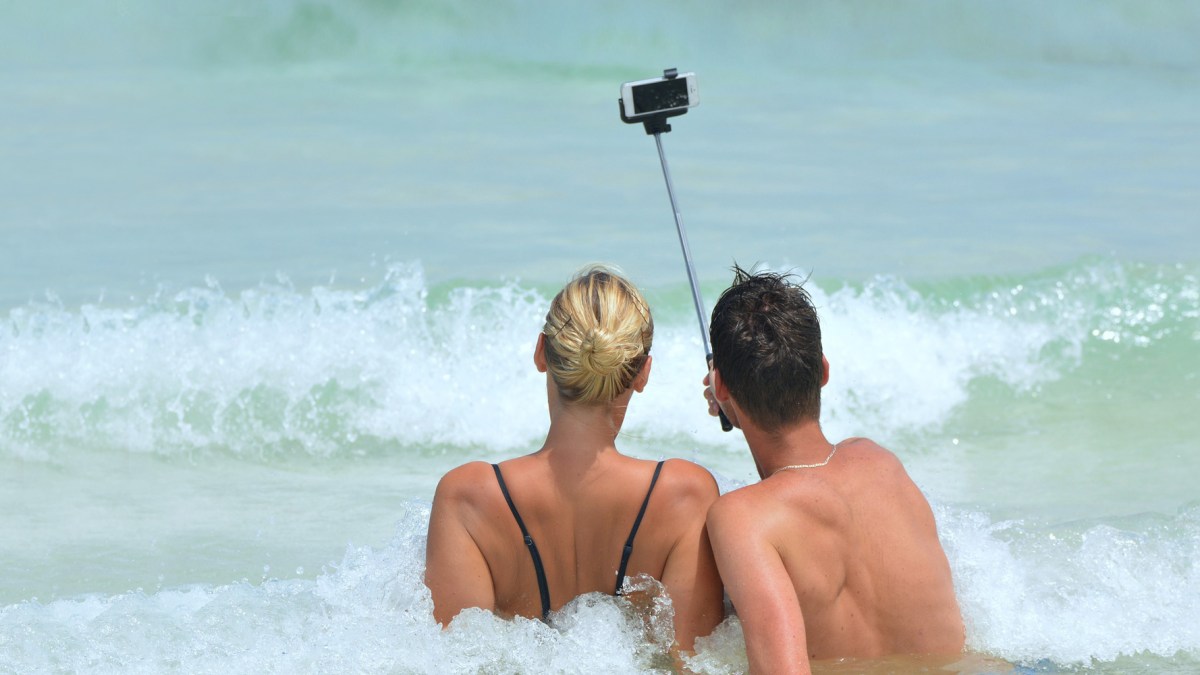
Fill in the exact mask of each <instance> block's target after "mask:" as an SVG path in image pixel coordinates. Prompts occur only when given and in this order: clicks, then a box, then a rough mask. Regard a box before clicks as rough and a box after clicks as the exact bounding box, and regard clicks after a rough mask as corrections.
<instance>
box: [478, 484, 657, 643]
mask: <svg viewBox="0 0 1200 675" xmlns="http://www.w3.org/2000/svg"><path fill="white" fill-rule="evenodd" d="M492 468H493V469H495V470H496V482H497V483H499V484H500V492H501V493H503V494H504V501H506V502H508V510H510V511H512V514H513V518H516V520H517V527H519V528H521V536H523V537H524V538H525V547H526V548H528V549H529V557H531V558H533V571H534V572H535V573H537V582H538V593H539V594H540V595H541V596H542V621H545V620H546V618H547V617H549V616H550V587H549V585H548V584H547V583H546V568H545V567H543V566H542V556H541V554H539V553H538V549H537V544H535V543H533V537H531V536H529V530H527V529H525V521H524V520H521V514H520V513H517V506H516V504H513V500H512V497H510V496H509V494H508V486H507V485H505V484H504V476H503V474H501V473H500V465H499V464H493V465H492ZM644 508H645V507H643V509H644ZM638 519H639V520H640V519H641V517H640V516H639V518H638ZM630 541H632V539H630Z"/></svg>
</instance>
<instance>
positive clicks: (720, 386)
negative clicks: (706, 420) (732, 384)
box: [709, 367, 730, 403]
mask: <svg viewBox="0 0 1200 675" xmlns="http://www.w3.org/2000/svg"><path fill="white" fill-rule="evenodd" d="M709 384H710V385H712V390H713V396H715V397H716V398H717V402H718V403H725V402H727V401H729V398H730V396H729V387H727V386H725V380H724V378H722V377H721V371H719V370H717V369H716V367H714V368H713V369H712V379H711V380H709Z"/></svg>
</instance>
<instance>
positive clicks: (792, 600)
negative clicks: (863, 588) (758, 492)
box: [708, 493, 811, 675]
mask: <svg viewBox="0 0 1200 675" xmlns="http://www.w3.org/2000/svg"><path fill="white" fill-rule="evenodd" d="M742 497H743V496H742V495H738V494H736V493H731V494H729V495H726V496H724V497H722V498H721V499H719V500H717V502H716V503H715V504H714V505H713V506H712V508H711V509H710V510H709V512H708V534H709V537H710V538H711V539H712V546H713V552H714V553H715V554H716V560H717V568H718V569H719V570H720V572H721V580H722V581H723V582H724V583H725V591H726V592H727V593H728V594H729V599H730V600H731V601H732V602H733V607H734V609H735V610H737V615H738V618H739V619H740V620H741V622H742V632H743V634H744V635H745V638H746V656H747V657H748V658H749V661H750V672H751V673H772V674H774V673H802V674H805V675H807V674H808V673H810V672H811V670H810V669H809V664H808V645H807V639H806V636H805V632H804V615H803V614H801V612H800V605H799V603H798V602H797V600H796V590H795V588H794V587H793V585H792V579H791V577H790V576H788V573H787V569H786V568H785V567H784V565H783V558H781V557H780V555H779V551H778V550H777V549H776V548H775V546H774V545H773V544H772V543H771V542H770V540H769V539H768V538H767V536H766V533H765V532H764V528H763V525H762V517H761V514H758V513H756V512H755V511H754V509H751V508H748V507H749V506H750V505H748V504H746V503H745V502H746V500H745V499H744V498H742Z"/></svg>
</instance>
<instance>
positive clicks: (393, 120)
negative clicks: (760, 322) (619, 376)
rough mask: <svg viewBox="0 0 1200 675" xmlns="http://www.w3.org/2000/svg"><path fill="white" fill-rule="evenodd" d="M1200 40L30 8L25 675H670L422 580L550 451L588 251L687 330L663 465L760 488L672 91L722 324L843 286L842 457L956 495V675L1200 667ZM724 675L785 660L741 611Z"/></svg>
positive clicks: (712, 659) (20, 144)
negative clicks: (639, 102)
mask: <svg viewBox="0 0 1200 675" xmlns="http://www.w3.org/2000/svg"><path fill="white" fill-rule="evenodd" d="M1197 34H1200V6H1198V5H1195V4H1192V3H1182V2H1165V1H1146V2H1142V1H1134V0H1129V1H1120V0H1096V1H1094V2H1081V1H1080V2H1076V1H1063V2H1055V3H1044V2H1038V1H1035V0H1010V1H1007V2H998V1H986V0H982V1H979V2H970V3H967V2H950V1H936V0H927V1H917V0H901V1H899V2H889V3H884V2H868V1H866V0H851V1H848V2H833V1H831V0H830V1H813V0H809V1H805V2H797V3H790V4H788V5H786V6H785V5H783V4H782V3H781V4H776V3H766V2H744V1H743V2H732V1H719V0H702V1H700V2H682V1H681V0H668V1H666V2H659V3H653V4H646V3H638V2H626V1H616V0H609V1H605V2H597V3H590V4H586V5H585V4H583V3H578V4H577V3H559V2H550V1H549V0H496V1H495V2H489V3H474V2H466V1H461V2H457V1H453V0H427V1H422V2H391V1H386V0H343V1H342V2H322V1H319V0H238V1H236V2H235V1H233V0H213V1H211V2H194V1H191V0H187V1H183V2H178V3H159V2H151V1H150V0H122V1H120V2H115V3H114V2H99V1H98V0H81V1H80V2H76V3H72V6H71V7H70V8H67V7H66V6H60V5H57V4H54V3H40V2H33V1H31V0H13V1H11V2H6V3H3V4H0V91H2V92H3V94H2V95H0V565H2V568H3V574H0V673H22V674H24V673H60V672H84V673H161V672H187V673H230V672H238V673H240V672H246V673H263V672H278V673H297V672H312V673H329V672H361V673H434V672H496V673H499V672H504V673H509V672H528V673H540V672H614V673H616V672H631V671H633V672H662V671H663V669H664V668H667V667H668V666H669V663H668V662H667V661H664V653H665V645H667V644H668V643H669V640H670V635H669V621H668V620H667V619H666V618H664V617H665V615H664V616H659V617H658V618H657V619H656V620H655V621H652V622H651V629H650V630H648V631H647V630H646V629H645V628H644V627H643V624H642V623H641V620H640V619H638V618H637V617H635V616H634V615H633V614H632V612H631V610H630V608H629V607H627V606H625V605H624V604H623V603H624V602H625V601H623V600H620V599H614V598H609V597H605V596H585V597H583V598H581V599H579V600H578V601H576V602H574V603H572V604H571V605H569V606H568V607H567V608H565V609H564V610H563V611H562V612H561V613H560V614H559V615H557V616H556V617H555V619H554V621H553V622H552V624H551V625H544V624H542V623H540V622H535V621H527V620H523V619H517V620H513V621H504V620H500V619H497V618H495V617H494V616H492V615H490V614H488V613H486V612H483V611H469V612H466V613H464V614H463V615H462V616H461V617H460V618H459V619H458V620H457V621H455V622H454V624H453V625H452V626H451V627H450V628H449V629H448V630H446V631H442V630H440V629H439V627H438V626H437V625H436V624H435V623H434V621H433V619H432V615H431V604H430V600H429V594H428V591H427V590H426V589H425V588H424V586H423V584H422V581H421V579H422V574H423V567H424V537H425V529H426V526H427V523H428V517H429V505H430V499H431V497H432V494H433V490H434V487H435V486H436V483H437V480H438V478H439V477H440V476H441V475H442V474H443V473H445V472H446V471H447V470H449V469H450V468H452V467H454V466H456V465H458V464H460V463H463V462H466V461H470V460H476V459H483V460H491V461H496V460H499V459H503V458H507V457H512V456H516V455H520V454H523V453H527V452H531V451H533V450H535V449H536V448H537V447H539V445H540V443H541V441H542V438H543V434H544V433H545V430H546V426H547V423H548V416H547V413H546V404H545V389H544V384H543V383H542V381H541V379H540V376H539V374H538V373H537V372H536V370H535V369H534V368H533V365H532V351H533V345H534V342H535V338H536V335H537V331H538V330H539V328H540V325H541V320H542V317H543V316H544V313H545V311H546V308H547V305H548V302H549V299H550V298H551V297H553V294H554V293H555V292H556V291H557V289H558V288H559V287H560V286H561V285H562V284H563V283H564V282H565V281H566V280H568V279H569V278H570V276H571V275H572V274H573V273H574V272H575V271H576V270H577V269H579V268H580V267H581V266H583V265H584V264H586V263H589V262H594V261H605V262H610V263H614V264H616V265H618V266H619V267H620V268H621V269H623V270H624V271H625V272H626V273H627V274H628V275H629V276H630V277H631V278H632V279H633V280H634V281H635V282H636V283H638V284H639V285H640V286H641V287H642V288H644V290H645V292H646V295H647V297H648V299H649V301H650V303H651V306H652V309H653V311H654V313H655V318H656V325H657V334H656V338H655V345H654V350H653V354H654V357H655V362H654V372H653V376H652V378H651V381H650V384H649V386H648V387H647V389H646V391H645V392H644V393H643V394H641V395H639V396H637V397H635V399H634V401H633V403H632V405H631V410H630V415H629V418H628V421H627V424H626V427H625V429H624V431H623V432H622V435H621V437H620V439H619V441H618V445H619V447H620V448H621V449H622V450H623V451H625V452H627V453H630V454H633V455H635V456H639V457H646V458H659V457H676V456H677V457H685V458H688V459H691V460H694V461H697V462H699V463H701V464H703V465H704V466H706V467H708V468H709V469H710V470H711V471H712V472H713V474H714V475H715V476H716V477H717V479H718V483H719V484H720V486H721V488H722V490H729V489H733V488H736V487H738V486H740V485H744V484H746V483H748V482H750V481H752V480H755V475H754V468H753V464H752V462H751V460H750V458H749V455H748V453H747V451H746V449H745V446H744V441H743V439H742V438H741V437H740V436H739V435H738V434H737V433H736V432H734V433H731V434H723V433H722V432H721V431H720V430H719V428H718V427H717V425H716V423H715V422H714V421H713V420H712V419H711V418H709V417H708V416H707V414H706V408H705V405H704V402H703V398H702V396H701V391H700V385H699V380H700V378H701V377H702V376H703V374H704V365H703V363H704V362H703V356H704V355H703V351H702V347H701V343H700V334H699V329H698V326H697V324H696V321H695V314H694V311H693V308H692V300H691V296H690V293H689V289H688V284H687V279H686V276H685V272H684V265H683V261H682V256H681V255H680V247H679V243H678V240H677V238H676V234H675V227H674V221H673V218H672V214H671V209H670V203H669V201H668V198H667V194H666V190H665V189H664V183H663V176H662V170H661V167H660V165H659V161H658V156H657V152H656V150H655V144H654V141H653V139H652V138H650V137H647V136H646V135H645V133H644V132H643V130H642V129H641V128H640V127H638V126H628V125H625V124H622V123H621V121H620V120H619V118H618V110H617V97H618V95H619V88H620V84H621V83H622V82H624V81H627V80H635V79H643V78H646V77H652V76H655V75H657V74H658V73H659V72H660V71H661V70H662V69H663V68H668V67H677V68H679V69H680V70H681V71H694V72H695V73H696V74H697V78H698V83H699V88H700V100H701V103H700V105H699V106H698V107H697V108H695V109H694V110H692V111H691V112H690V113H689V114H688V115H686V116H683V117H680V118H677V119H676V120H674V122H673V126H674V131H672V132H671V133H669V134H667V135H665V136H664V137H663V144H664V149H665V153H666V156H667V158H668V160H669V161H670V169H671V173H672V177H673V179H674V183H675V187H676V190H677V197H678V200H679V206H680V210H681V213H682V216H683V220H684V222H685V224H686V227H687V231H688V233H689V235H690V244H691V250H692V252H693V254H694V256H695V262H696V269H697V273H698V276H699V280H700V286H701V288H702V291H703V295H704V300H705V304H706V305H707V306H708V307H709V308H711V305H712V303H713V302H714V301H715V299H716V297H717V296H718V295H719V293H720V291H721V290H722V289H723V288H724V286H725V285H726V284H727V283H728V280H729V278H730V277H731V274H730V272H729V268H730V267H731V265H733V264H734V263H735V262H737V263H739V264H742V265H744V266H752V265H758V266H761V267H766V268H770V269H775V270H792V271H795V272H796V273H797V274H798V275H799V276H801V277H807V279H808V281H807V287H808V288H809V289H810V290H811V292H812V293H813V295H814V298H815V300H816V303H817V306H818V309H819V311H820V313H821V318H822V322H823V327H824V330H825V348H826V352H827V356H828V358H829V360H830V362H831V374H832V377H831V381H830V384H829V386H828V387H827V388H826V390H825V393H824V400H825V405H824V413H823V419H822V424H823V426H824V428H825V430H826V433H827V434H829V435H830V436H831V437H833V438H841V437H845V436H851V435H867V436H871V437H872V438H874V439H875V440H877V441H879V442H880V443H882V444H884V445H886V446H888V447H889V448H891V449H892V450H893V451H894V452H896V454H897V455H898V456H899V457H900V458H901V459H902V460H903V461H904V463H905V465H906V466H907V468H908V470H909V472H910V474H911V475H912V476H913V477H914V479H915V480H916V482H917V483H918V485H919V486H920V487H921V488H922V490H923V491H924V492H925V494H926V495H927V496H928V498H929V500H930V502H931V503H932V505H933V507H934V511H935V513H936V516H937V519H938V525H939V532H940V535H941V539H942V543H943V545H944V546H945V549H946V551H947V554H948V556H949V559H950V563H951V567H952V569H953V572H954V578H955V584H956V588H957V590H958V593H959V598H960V602H961V605H962V609H963V613H964V617H965V620H966V625H967V646H968V650H969V653H968V654H967V655H964V659H963V660H962V661H961V662H959V663H957V664H954V665H952V666H951V670H952V671H954V670H957V671H959V672H971V673H978V672H1006V671H1007V670H1008V669H1010V665H1009V664H1011V665H1012V666H1016V667H1019V668H1021V669H1023V670H1021V672H1036V673H1077V672H1097V673H1194V672H1200V562H1198V561H1200V488H1197V485H1198V484H1200V415H1198V414H1197V410H1200V115H1197V114H1196V111H1197V110H1198V109H1200V41H1197V40H1196V39H1195V36H1196V35H1197ZM647 517H653V514H652V513H651V514H648V516H647ZM660 609H663V608H660ZM668 609H669V608H667V609H663V611H668ZM690 665H691V667H692V668H693V669H694V670H696V671H698V672H706V673H734V672H740V671H741V670H744V669H745V652H744V641H743V640H742V637H741V629H740V625H739V624H738V622H737V620H736V618H733V619H730V620H728V621H727V622H726V623H725V624H723V625H722V626H721V627H720V628H719V629H718V631H717V632H716V633H715V634H714V635H713V636H712V637H711V638H710V639H708V640H706V641H704V642H702V644H701V647H700V651H699V654H698V655H697V657H696V659H695V660H694V661H692V662H691V664H690ZM819 666H820V668H822V669H824V670H825V671H826V672H839V673H840V672H943V671H941V670H939V669H938V668H940V666H937V667H935V666H931V665H927V664H926V665H922V664H921V663H920V662H913V661H908V660H903V659H900V660H884V661H880V662H875V663H870V662H868V663H862V662H843V663H829V664H819Z"/></svg>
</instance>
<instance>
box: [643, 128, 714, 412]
mask: <svg viewBox="0 0 1200 675" xmlns="http://www.w3.org/2000/svg"><path fill="white" fill-rule="evenodd" d="M670 129H671V127H670V126H668V127H667V129H666V130H667V131H670ZM647 131H649V127H647ZM654 143H655V144H656V145H657V146H658V160H659V161H660V162H661V163H662V170H663V179H664V180H665V181H666V182H667V196H668V197H670V198H671V212H672V213H674V214H675V230H676V232H678V233H679V247H680V248H682V249H683V262H684V264H685V265H687V275H688V283H689V284H691V287H692V302H693V304H695V306H696V318H697V319H698V320H699V321H700V342H701V344H703V345H704V354H705V358H706V359H707V361H708V368H709V370H710V371H711V370H712V360H713V356H712V347H711V346H710V345H709V342H708V320H707V318H706V317H707V315H706V314H705V312H704V301H703V300H702V299H701V298H700V285H699V284H698V283H697V282H696V266H695V265H694V264H692V250H691V249H690V248H689V247H688V239H687V231H686V230H684V229H683V215H682V214H680V212H679V203H678V202H676V201H675V185H674V184H673V183H672V182H671V170H670V168H668V167H667V155H666V153H664V152H663V144H662V132H661V131H655V132H654ZM717 410H718V411H719V414H720V417H721V430H722V431H729V430H730V429H733V425H732V424H730V422H729V418H728V417H726V416H725V411H724V410H721V409H720V407H719V406H718V408H717Z"/></svg>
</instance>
